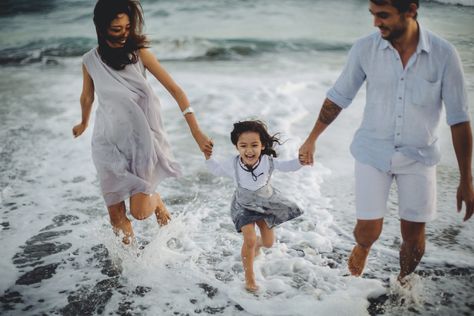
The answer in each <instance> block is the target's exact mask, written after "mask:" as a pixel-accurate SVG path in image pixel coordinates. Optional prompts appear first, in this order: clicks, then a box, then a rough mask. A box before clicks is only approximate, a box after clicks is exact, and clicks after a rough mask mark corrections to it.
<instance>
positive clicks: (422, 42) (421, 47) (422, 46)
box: [378, 22, 431, 54]
mask: <svg viewBox="0 0 474 316" xmlns="http://www.w3.org/2000/svg"><path fill="white" fill-rule="evenodd" d="M416 23H417V24H418V32H419V34H420V37H419V40H418V45H417V46H416V53H417V54H419V53H421V51H425V52H427V53H429V52H430V50H431V47H430V42H429V41H428V34H427V32H426V31H425V29H424V28H422V27H421V25H420V23H418V22H416ZM378 39H379V44H378V48H379V49H381V50H383V49H386V48H392V49H393V46H392V44H390V42H389V41H387V40H384V39H383V38H382V35H380V32H378Z"/></svg>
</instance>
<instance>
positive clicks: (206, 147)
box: [194, 131, 214, 160]
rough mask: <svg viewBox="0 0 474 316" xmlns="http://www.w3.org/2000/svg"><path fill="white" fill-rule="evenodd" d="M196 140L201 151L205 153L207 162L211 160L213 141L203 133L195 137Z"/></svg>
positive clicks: (198, 133)
mask: <svg viewBox="0 0 474 316" xmlns="http://www.w3.org/2000/svg"><path fill="white" fill-rule="evenodd" d="M194 139H195V140H196V142H197V143H198V146H199V149H201V151H202V152H203V153H204V157H206V160H207V159H209V158H211V155H212V147H213V146H214V143H213V142H212V139H210V138H209V137H207V136H206V134H204V133H203V132H201V131H198V132H197V133H196V135H194Z"/></svg>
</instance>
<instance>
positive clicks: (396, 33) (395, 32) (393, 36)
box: [380, 17, 407, 42]
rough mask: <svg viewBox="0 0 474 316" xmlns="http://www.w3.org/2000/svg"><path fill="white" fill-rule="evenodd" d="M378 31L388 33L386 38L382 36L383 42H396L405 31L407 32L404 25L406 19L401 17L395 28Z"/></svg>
mask: <svg viewBox="0 0 474 316" xmlns="http://www.w3.org/2000/svg"><path fill="white" fill-rule="evenodd" d="M380 29H384V30H388V31H389V32H390V33H389V34H388V35H387V36H382V38H383V39H384V40H387V41H389V42H391V41H394V40H397V39H399V38H400V37H402V36H403V35H404V34H405V33H406V31H407V23H406V19H405V18H404V17H402V18H401V19H400V24H399V25H397V26H395V27H394V28H393V29H391V30H390V29H388V28H384V27H382V28H380Z"/></svg>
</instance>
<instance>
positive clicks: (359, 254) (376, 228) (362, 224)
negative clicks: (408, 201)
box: [347, 218, 383, 276]
mask: <svg viewBox="0 0 474 316" xmlns="http://www.w3.org/2000/svg"><path fill="white" fill-rule="evenodd" d="M382 226H383V218H380V219H374V220H361V219H358V220H357V224H356V227H355V228H354V237H355V240H356V243H357V244H356V245H355V246H354V248H353V249H352V252H351V255H350V257H349V261H348V263H347V266H348V268H349V271H350V272H351V274H352V275H354V276H360V275H361V274H362V272H363V271H364V267H365V262H366V261H367V256H368V255H369V251H370V247H372V244H373V243H374V242H375V241H376V240H377V239H378V238H379V236H380V233H381V232H382Z"/></svg>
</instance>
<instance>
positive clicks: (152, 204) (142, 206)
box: [130, 193, 158, 220]
mask: <svg viewBox="0 0 474 316" xmlns="http://www.w3.org/2000/svg"><path fill="white" fill-rule="evenodd" d="M157 205H158V201H157V198H156V195H155V194H145V193H136V194H134V195H132V196H131V197H130V214H132V216H133V217H134V218H136V219H138V220H143V219H146V218H148V217H150V215H151V214H153V212H154V211H155V209H156V207H157Z"/></svg>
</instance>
